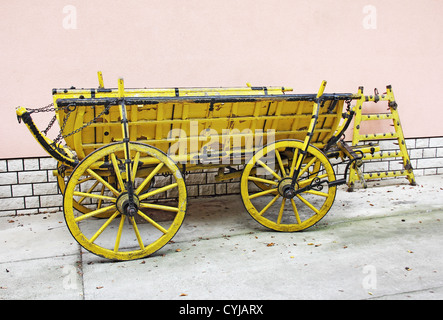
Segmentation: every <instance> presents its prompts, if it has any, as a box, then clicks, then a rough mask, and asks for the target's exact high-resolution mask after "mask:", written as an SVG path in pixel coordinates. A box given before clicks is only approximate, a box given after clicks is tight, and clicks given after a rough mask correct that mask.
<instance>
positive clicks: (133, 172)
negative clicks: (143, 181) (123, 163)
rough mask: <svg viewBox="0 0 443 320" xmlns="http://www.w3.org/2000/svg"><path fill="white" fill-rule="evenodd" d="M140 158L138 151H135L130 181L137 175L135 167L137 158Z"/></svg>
mask: <svg viewBox="0 0 443 320" xmlns="http://www.w3.org/2000/svg"><path fill="white" fill-rule="evenodd" d="M139 159H140V152H138V151H137V153H136V154H135V157H134V164H133V166H132V177H131V181H134V180H135V177H136V176H137V169H138V160H139Z"/></svg>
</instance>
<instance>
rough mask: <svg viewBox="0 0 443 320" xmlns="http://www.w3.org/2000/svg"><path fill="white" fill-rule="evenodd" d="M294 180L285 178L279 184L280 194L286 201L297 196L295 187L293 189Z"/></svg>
mask: <svg viewBox="0 0 443 320" xmlns="http://www.w3.org/2000/svg"><path fill="white" fill-rule="evenodd" d="M291 184H292V178H284V179H282V180H280V182H279V183H278V187H277V188H278V193H280V195H281V196H282V197H284V198H286V199H292V198H294V196H295V187H294V188H291Z"/></svg>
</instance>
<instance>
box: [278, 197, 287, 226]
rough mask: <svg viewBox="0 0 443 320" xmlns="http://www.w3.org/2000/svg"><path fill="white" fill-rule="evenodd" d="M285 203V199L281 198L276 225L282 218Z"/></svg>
mask: <svg viewBox="0 0 443 320" xmlns="http://www.w3.org/2000/svg"><path fill="white" fill-rule="evenodd" d="M285 202H286V198H283V200H282V202H281V205H280V211H279V212H278V217H277V224H280V223H281V219H282V218H283V211H284V210H285Z"/></svg>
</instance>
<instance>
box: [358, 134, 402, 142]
mask: <svg viewBox="0 0 443 320" xmlns="http://www.w3.org/2000/svg"><path fill="white" fill-rule="evenodd" d="M392 138H398V134H397V133H394V132H390V133H373V134H372V133H371V134H362V135H359V136H358V140H359V141H361V140H379V139H392Z"/></svg>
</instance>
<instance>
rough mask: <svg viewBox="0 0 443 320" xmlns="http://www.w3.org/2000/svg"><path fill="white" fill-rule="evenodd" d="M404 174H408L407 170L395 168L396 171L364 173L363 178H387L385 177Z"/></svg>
mask: <svg viewBox="0 0 443 320" xmlns="http://www.w3.org/2000/svg"><path fill="white" fill-rule="evenodd" d="M406 175H408V172H407V171H406V170H396V171H383V172H372V173H365V174H364V175H363V177H364V179H365V180H370V179H378V178H387V177H399V176H406Z"/></svg>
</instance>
